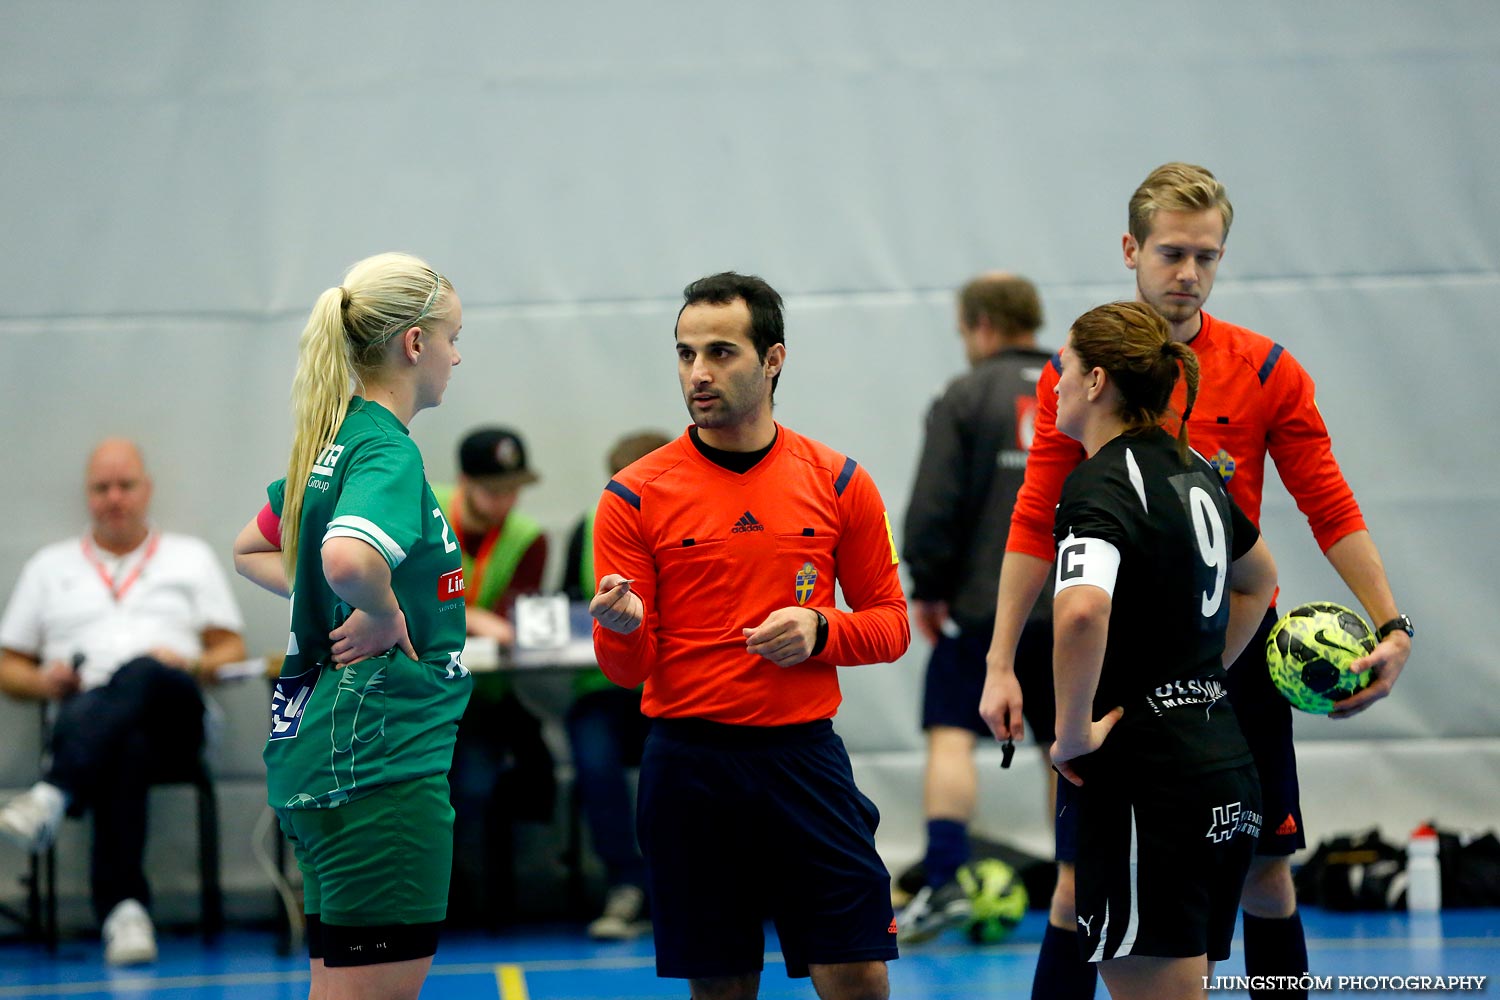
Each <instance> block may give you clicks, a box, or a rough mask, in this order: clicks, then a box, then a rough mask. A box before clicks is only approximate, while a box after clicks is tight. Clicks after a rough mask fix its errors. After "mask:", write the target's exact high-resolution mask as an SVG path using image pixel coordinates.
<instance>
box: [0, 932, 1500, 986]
mask: <svg viewBox="0 0 1500 1000" xmlns="http://www.w3.org/2000/svg"><path fill="white" fill-rule="evenodd" d="M1043 919H1044V918H1043V916H1042V915H1041V914H1039V913H1032V914H1028V916H1027V919H1026V921H1025V922H1024V923H1022V925H1021V926H1020V928H1018V929H1017V931H1016V933H1015V935H1014V936H1013V937H1012V938H1011V940H1009V941H1007V942H1006V943H1005V944H1001V945H996V946H992V947H988V948H980V947H976V946H973V945H969V944H967V943H966V942H965V941H964V940H963V939H962V938H961V937H960V936H959V935H958V934H957V933H956V932H955V933H951V934H950V935H949V936H946V937H944V938H940V939H938V940H937V941H934V942H931V943H929V944H927V945H925V946H918V947H913V948H909V949H907V950H906V952H905V954H904V955H903V956H902V958H901V960H900V961H898V962H894V963H892V965H891V995H892V997H894V998H898V1000H936V998H945V1000H946V998H954V1000H956V998H970V997H974V998H993V1000H1004V998H1012V997H1014V998H1023V1000H1024V998H1026V997H1029V996H1030V990H1031V970H1032V966H1033V964H1034V962H1035V959H1036V951H1037V945H1038V942H1039V941H1040V940H1041V934H1042V927H1043ZM1303 919H1304V921H1305V924H1306V927H1307V933H1308V944H1309V948H1310V951H1311V955H1312V967H1313V972H1314V974H1316V975H1318V976H1329V977H1333V978H1334V979H1335V980H1337V978H1338V977H1341V976H1343V977H1361V978H1362V979H1363V981H1362V982H1361V983H1360V987H1359V988H1358V989H1355V988H1353V986H1352V985H1346V986H1345V987H1344V989H1338V988H1337V983H1336V982H1335V987H1334V989H1333V990H1331V991H1330V992H1329V993H1328V994H1323V993H1317V994H1315V995H1318V996H1322V995H1335V994H1339V993H1345V992H1347V993H1349V994H1350V995H1358V996H1361V997H1405V996H1434V995H1438V994H1437V993H1435V992H1432V991H1431V990H1429V991H1428V992H1426V993H1422V992H1421V991H1420V990H1419V989H1416V988H1415V987H1417V986H1419V985H1420V983H1419V982H1417V981H1415V980H1413V981H1400V982H1390V981H1389V980H1388V981H1387V988H1381V986H1380V985H1379V983H1380V981H1379V979H1378V977H1408V976H1414V977H1421V976H1427V977H1440V976H1441V977H1449V976H1471V977H1472V976H1486V977H1490V978H1489V979H1487V980H1486V981H1485V983H1484V987H1483V992H1482V993H1481V994H1479V995H1489V996H1494V997H1500V985H1497V984H1496V983H1495V982H1494V981H1493V977H1494V976H1495V975H1496V974H1497V973H1500V910H1457V911H1450V912H1448V913H1445V914H1443V915H1442V916H1441V917H1440V918H1427V919H1426V920H1425V921H1421V920H1416V921H1409V920H1408V918H1407V916H1406V914H1404V913H1400V914H1339V913H1324V912H1320V911H1317V910H1304V911H1303ZM160 943H161V952H162V956H161V960H160V961H159V962H158V963H157V965H155V966H154V967H152V968H151V969H150V970H149V971H146V972H140V971H130V972H117V971H111V970H110V969H108V968H107V967H106V966H105V965H104V963H103V961H102V958H101V955H100V948H99V945H98V943H97V942H92V941H66V942H64V943H63V945H62V947H61V949H60V951H59V954H58V955H56V956H48V955H47V954H46V953H45V952H44V951H42V950H40V949H38V948H34V947H32V946H30V945H26V944H20V943H6V944H0V998H22V997H28V998H29V997H78V998H103V997H163V998H168V1000H209V998H214V1000H250V998H267V1000H299V998H302V997H305V996H306V995H307V966H306V960H305V959H294V958H283V957H280V956H277V955H276V954H275V949H274V947H273V941H272V938H271V935H270V934H260V933H247V932H240V933H230V934H227V935H225V937H224V938H223V939H222V941H221V942H220V943H219V944H218V945H216V946H214V947H212V948H205V947H204V946H203V945H202V943H201V942H200V941H199V940H198V939H196V938H191V937H166V936H164V937H163V938H162V940H161V942H160ZM767 947H768V949H769V950H768V954H767V956H766V971H765V973H764V974H763V977H762V980H761V992H760V995H761V996H762V997H765V998H768V1000H769V998H781V997H801V998H812V997H813V996H814V994H813V990H812V987H811V985H810V984H809V982H808V981H807V980H788V979H787V978H786V975H785V972H784V970H783V969H782V967H781V964H780V956H779V955H777V954H776V952H775V947H776V945H775V941H774V939H771V940H769V941H768V945H767ZM1239 948H1240V943H1239V941H1238V940H1236V942H1235V952H1236V954H1235V955H1234V956H1233V957H1231V958H1230V959H1229V961H1228V962H1225V963H1222V964H1221V965H1220V966H1219V968H1218V969H1217V970H1216V974H1217V975H1222V976H1234V975H1241V974H1243V972H1244V964H1243V959H1242V958H1241V956H1240V954H1239ZM1364 977H1377V978H1375V979H1370V978H1364ZM1389 987H1394V988H1389ZM1098 995H1099V997H1101V998H1102V997H1104V995H1105V991H1104V989H1103V987H1102V986H1101V987H1100V989H1099V994H1098ZM1212 995H1213V996H1223V997H1235V996H1245V993H1244V991H1243V990H1239V989H1230V990H1220V991H1216V992H1214V993H1213V994H1212ZM422 996H423V997H426V998H432V1000H445V998H458V997H464V998H469V997H479V998H485V1000H497V998H498V1000H596V998H606V997H607V998H611V1000H656V998H674V1000H680V998H683V997H686V996H687V988H686V984H684V983H680V982H676V981H671V980H659V979H657V978H656V975H655V971H654V969H653V967H652V959H651V942H650V938H649V937H647V938H645V939H643V940H640V941H636V942H630V943H625V944H608V945H604V944H596V943H593V942H590V941H587V940H586V939H584V938H583V936H582V934H581V933H580V932H579V931H578V930H577V929H576V928H572V927H567V928H560V929H552V930H546V931H538V930H527V931H518V932H514V933H509V934H506V935H503V936H499V937H484V936H473V935H464V936H460V935H457V934H453V935H450V936H449V937H447V938H446V939H445V940H444V941H443V944H442V946H441V948H440V950H439V952H438V956H437V961H436V963H435V964H434V966H433V971H432V975H431V976H430V977H429V978H428V980H427V986H426V988H425V989H424V990H423V992H422Z"/></svg>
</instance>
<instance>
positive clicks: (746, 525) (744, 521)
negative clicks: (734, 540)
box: [729, 510, 766, 535]
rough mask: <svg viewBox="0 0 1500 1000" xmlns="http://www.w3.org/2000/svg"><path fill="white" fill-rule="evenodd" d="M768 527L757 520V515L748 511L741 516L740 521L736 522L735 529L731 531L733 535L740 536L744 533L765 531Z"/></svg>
mask: <svg viewBox="0 0 1500 1000" xmlns="http://www.w3.org/2000/svg"><path fill="white" fill-rule="evenodd" d="M765 530H766V526H765V525H763V524H761V523H760V522H759V521H757V520H756V519H755V515H754V514H752V513H750V512H749V511H748V510H747V511H745V513H743V514H741V515H740V519H739V520H738V521H736V522H734V527H732V528H730V529H729V533H730V534H731V535H738V534H739V533H740V532H743V531H765Z"/></svg>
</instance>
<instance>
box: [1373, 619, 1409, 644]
mask: <svg viewBox="0 0 1500 1000" xmlns="http://www.w3.org/2000/svg"><path fill="white" fill-rule="evenodd" d="M1392 632H1405V633H1406V635H1407V637H1408V638H1410V637H1411V636H1414V635H1416V634H1417V630H1416V629H1415V628H1413V627H1412V624H1411V619H1410V618H1408V617H1406V615H1397V616H1396V617H1394V618H1392V619H1391V620H1390V621H1388V622H1386V623H1385V624H1384V625H1382V626H1380V627H1379V628H1378V629H1376V630H1375V641H1376V642H1384V641H1385V637H1386V636H1388V635H1390V634H1391V633H1392Z"/></svg>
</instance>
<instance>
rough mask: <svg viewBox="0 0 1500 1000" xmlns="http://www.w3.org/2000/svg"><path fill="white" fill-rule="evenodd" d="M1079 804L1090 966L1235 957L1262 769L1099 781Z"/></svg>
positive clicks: (1081, 907) (1080, 887)
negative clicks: (1232, 949)
mask: <svg viewBox="0 0 1500 1000" xmlns="http://www.w3.org/2000/svg"><path fill="white" fill-rule="evenodd" d="M1078 800H1079V802H1078V812H1079V818H1078V829H1079V835H1078V871H1077V876H1076V901H1077V908H1078V924H1077V930H1078V947H1079V954H1080V955H1081V956H1082V957H1083V958H1084V960H1085V961H1089V962H1102V961H1108V960H1110V959H1113V958H1124V957H1125V956H1127V955H1149V956H1155V957H1159V958H1186V957H1191V956H1195V955H1203V954H1206V955H1207V956H1208V958H1209V961H1213V962H1219V961H1223V960H1224V959H1226V958H1228V957H1229V942H1230V939H1231V938H1232V937H1233V936H1234V922H1235V918H1236V917H1237V916H1238V913H1239V906H1240V891H1241V890H1242V889H1243V888H1244V884H1245V873H1246V872H1247V871H1248V870H1249V868H1250V859H1251V857H1252V856H1253V855H1254V852H1255V838H1256V835H1257V834H1258V833H1259V830H1260V822H1261V813H1260V808H1259V807H1260V783H1259V782H1258V781H1257V779H1256V775H1255V766H1254V765H1253V764H1245V765H1242V766H1240V767H1237V768H1234V769H1232V770H1228V771H1212V772H1209V773H1207V774H1198V775H1192V776H1190V777H1175V778H1165V779H1157V780H1153V781H1152V782H1150V783H1149V784H1148V783H1147V782H1145V781H1141V780H1139V779H1137V780H1131V779H1129V778H1124V777H1120V776H1118V775H1117V776H1113V777H1111V776H1105V775H1095V776H1094V780H1086V782H1085V784H1084V786H1083V788H1081V789H1079V795H1078Z"/></svg>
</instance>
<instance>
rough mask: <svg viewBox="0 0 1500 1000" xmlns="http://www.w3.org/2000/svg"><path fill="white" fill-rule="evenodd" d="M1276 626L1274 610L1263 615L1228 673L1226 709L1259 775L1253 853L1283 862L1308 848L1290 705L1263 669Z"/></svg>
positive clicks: (1266, 670)
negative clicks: (1260, 818) (1236, 723)
mask: <svg viewBox="0 0 1500 1000" xmlns="http://www.w3.org/2000/svg"><path fill="white" fill-rule="evenodd" d="M1275 624H1276V609H1275V608H1271V609H1270V610H1269V611H1267V612H1266V617H1265V620H1263V621H1262V622H1261V623H1260V628H1259V629H1257V630H1256V632H1255V637H1254V638H1253V639H1251V640H1250V645H1248V646H1246V647H1245V651H1244V652H1243V653H1241V654H1240V658H1239V659H1237V660H1235V661H1234V664H1233V666H1231V667H1230V668H1229V681H1228V683H1227V684H1226V685H1225V687H1226V689H1227V690H1228V691H1229V703H1230V704H1231V705H1233V706H1234V714H1235V716H1236V717H1237V718H1238V719H1239V720H1240V731H1241V732H1243V733H1244V734H1245V742H1246V743H1248V744H1250V753H1251V754H1252V755H1253V756H1254V757H1255V769H1256V770H1257V771H1259V772H1260V798H1261V807H1262V813H1261V814H1262V815H1263V816H1264V817H1265V825H1264V826H1262V827H1261V831H1260V841H1259V843H1257V844H1256V848H1255V853H1257V854H1263V855H1271V856H1277V857H1282V856H1285V855H1288V854H1292V853H1294V852H1296V851H1299V850H1301V849H1302V848H1303V847H1306V846H1307V838H1306V836H1305V835H1304V834H1303V830H1302V798H1301V794H1300V790H1299V789H1298V786H1297V750H1296V747H1295V746H1293V744H1292V705H1291V702H1289V701H1287V700H1286V698H1284V697H1283V696H1282V694H1281V692H1280V691H1278V690H1276V685H1275V684H1273V683H1272V682H1271V670H1270V668H1269V667H1268V666H1267V665H1266V636H1268V635H1270V633H1271V626H1272V625H1275Z"/></svg>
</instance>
